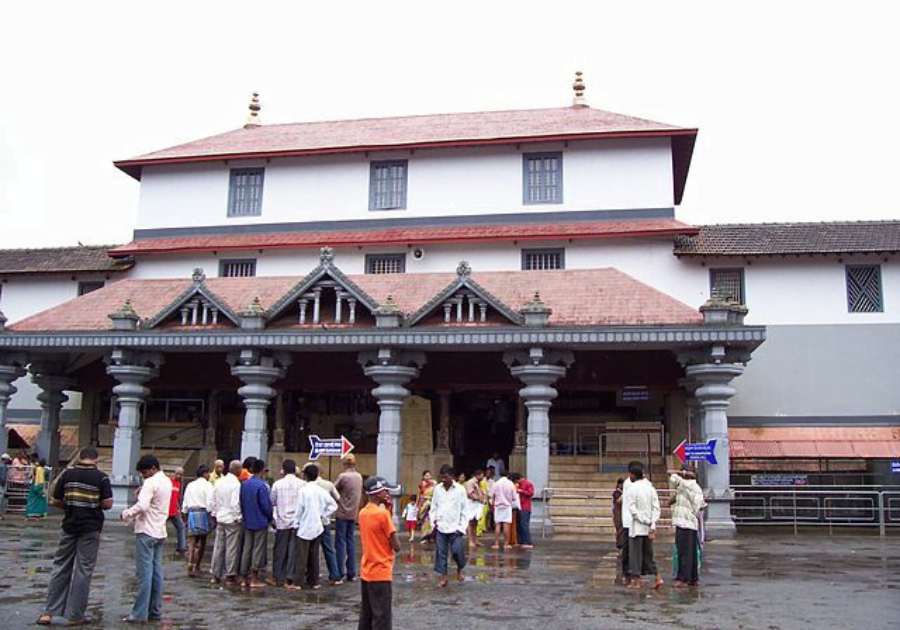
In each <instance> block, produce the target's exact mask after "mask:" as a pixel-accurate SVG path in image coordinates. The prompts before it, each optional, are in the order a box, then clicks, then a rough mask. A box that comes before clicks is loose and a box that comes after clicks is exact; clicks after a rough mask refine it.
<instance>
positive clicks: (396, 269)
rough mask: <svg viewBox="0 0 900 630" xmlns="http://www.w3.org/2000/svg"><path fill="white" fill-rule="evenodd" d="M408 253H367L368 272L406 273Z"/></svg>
mask: <svg viewBox="0 0 900 630" xmlns="http://www.w3.org/2000/svg"><path fill="white" fill-rule="evenodd" d="M405 272H406V254H367V255H366V273H372V274H382V273H405Z"/></svg>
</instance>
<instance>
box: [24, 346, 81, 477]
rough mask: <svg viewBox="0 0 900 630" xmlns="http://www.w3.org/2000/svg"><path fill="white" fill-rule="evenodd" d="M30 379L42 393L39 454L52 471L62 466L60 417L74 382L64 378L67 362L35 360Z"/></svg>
mask: <svg viewBox="0 0 900 630" xmlns="http://www.w3.org/2000/svg"><path fill="white" fill-rule="evenodd" d="M30 371H31V380H32V382H34V383H35V384H36V385H37V386H38V387H40V388H41V392H40V393H39V394H38V395H37V399H38V402H40V403H41V430H40V433H38V437H37V445H36V446H37V453H38V456H39V457H40V458H41V459H44V460H46V462H47V465H48V466H50V467H51V468H56V467H57V466H59V415H60V412H61V411H62V406H63V404H64V403H65V402H66V401H67V400H69V397H68V396H66V395H65V394H64V393H63V391H65V390H67V389H70V388H71V387H72V386H73V385H74V381H73V380H72V379H69V378H66V377H65V376H62V375H61V374H62V372H64V371H65V363H63V362H60V361H34V362H32V364H31V367H30Z"/></svg>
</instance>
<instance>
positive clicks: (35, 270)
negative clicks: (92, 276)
mask: <svg viewBox="0 0 900 630" xmlns="http://www.w3.org/2000/svg"><path fill="white" fill-rule="evenodd" d="M116 247H119V246H118V245H78V246H76V247H46V248H29V249H0V276H14V275H27V274H52V273H75V272H99V273H110V272H120V271H127V270H128V269H131V268H132V267H133V266H134V259H132V258H130V257H127V256H126V257H119V258H111V257H110V256H109V255H107V252H108V251H109V250H110V249H114V248H116Z"/></svg>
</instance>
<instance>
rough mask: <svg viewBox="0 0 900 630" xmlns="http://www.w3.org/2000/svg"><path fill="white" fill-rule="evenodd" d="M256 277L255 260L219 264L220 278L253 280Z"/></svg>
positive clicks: (224, 261)
mask: <svg viewBox="0 0 900 630" xmlns="http://www.w3.org/2000/svg"><path fill="white" fill-rule="evenodd" d="M255 275H256V261H255V260H223V261H221V262H220V263H219V276H220V277H222V278H252V277H253V276H255Z"/></svg>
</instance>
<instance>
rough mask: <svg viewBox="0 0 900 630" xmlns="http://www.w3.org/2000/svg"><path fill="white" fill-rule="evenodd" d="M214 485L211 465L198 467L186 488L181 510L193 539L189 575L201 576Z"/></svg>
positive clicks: (189, 556) (189, 552)
mask: <svg viewBox="0 0 900 630" xmlns="http://www.w3.org/2000/svg"><path fill="white" fill-rule="evenodd" d="M212 492H213V485H212V483H210V481H209V466H207V465H206V464H202V465H200V466H199V467H198V468H197V478H196V479H194V480H193V481H192V482H191V483H189V484H188V485H187V487H186V488H185V489H184V499H183V500H182V503H181V511H182V512H184V515H185V516H184V520H185V522H186V523H187V533H188V536H189V537H190V539H191V544H190V547H189V549H188V577H200V563H201V562H203V555H204V554H205V553H206V537H207V536H208V535H209V530H210V521H209V503H210V500H211V499H212Z"/></svg>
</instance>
